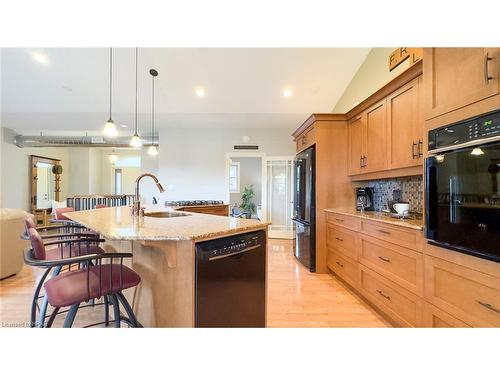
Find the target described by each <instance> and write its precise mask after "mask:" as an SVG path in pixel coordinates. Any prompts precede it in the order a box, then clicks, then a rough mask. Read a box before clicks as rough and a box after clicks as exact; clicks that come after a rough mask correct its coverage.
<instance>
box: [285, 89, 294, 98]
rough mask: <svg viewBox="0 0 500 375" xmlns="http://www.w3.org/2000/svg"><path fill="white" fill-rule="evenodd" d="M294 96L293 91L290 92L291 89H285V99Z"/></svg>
mask: <svg viewBox="0 0 500 375" xmlns="http://www.w3.org/2000/svg"><path fill="white" fill-rule="evenodd" d="M292 95H293V91H292V90H290V89H285V90H283V96H284V97H285V98H289V97H290V96H292Z"/></svg>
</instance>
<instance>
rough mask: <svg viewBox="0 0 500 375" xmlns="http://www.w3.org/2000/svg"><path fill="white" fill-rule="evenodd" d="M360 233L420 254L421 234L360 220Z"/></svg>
mask: <svg viewBox="0 0 500 375" xmlns="http://www.w3.org/2000/svg"><path fill="white" fill-rule="evenodd" d="M360 231H361V233H363V234H368V235H370V236H372V237H376V238H379V239H381V240H384V241H388V242H391V243H394V244H396V245H400V246H404V247H407V248H409V249H412V250H416V251H419V252H422V242H423V233H422V231H417V230H414V229H409V228H408V229H406V228H403V227H398V226H395V225H389V224H381V223H377V222H374V221H368V220H362V221H361V230H360Z"/></svg>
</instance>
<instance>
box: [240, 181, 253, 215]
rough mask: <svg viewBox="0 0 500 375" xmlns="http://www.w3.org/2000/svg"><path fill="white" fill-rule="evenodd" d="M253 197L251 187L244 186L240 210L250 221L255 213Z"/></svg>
mask: <svg viewBox="0 0 500 375" xmlns="http://www.w3.org/2000/svg"><path fill="white" fill-rule="evenodd" d="M254 196H255V192H254V191H253V185H250V186H246V187H245V189H244V190H243V194H241V200H242V202H241V204H240V208H241V209H243V211H244V212H245V216H246V218H247V219H250V218H251V217H252V214H253V213H254V212H255V203H253V201H252V200H253V197H254Z"/></svg>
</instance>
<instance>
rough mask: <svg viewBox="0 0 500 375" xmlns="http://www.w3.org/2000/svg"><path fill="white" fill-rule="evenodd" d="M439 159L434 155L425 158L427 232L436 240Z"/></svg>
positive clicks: (430, 237) (427, 235)
mask: <svg viewBox="0 0 500 375" xmlns="http://www.w3.org/2000/svg"><path fill="white" fill-rule="evenodd" d="M437 210H438V191H437V160H436V158H435V157H434V156H430V157H428V158H427V159H425V234H426V237H427V238H428V239H431V240H434V239H435V238H436V234H437V230H438V228H437Z"/></svg>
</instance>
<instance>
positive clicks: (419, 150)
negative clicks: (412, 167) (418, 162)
mask: <svg viewBox="0 0 500 375" xmlns="http://www.w3.org/2000/svg"><path fill="white" fill-rule="evenodd" d="M423 145H424V142H422V140H420V139H419V140H418V148H417V151H418V157H419V158H420V157H422V155H423V154H424V153H423V150H422V149H423Z"/></svg>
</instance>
